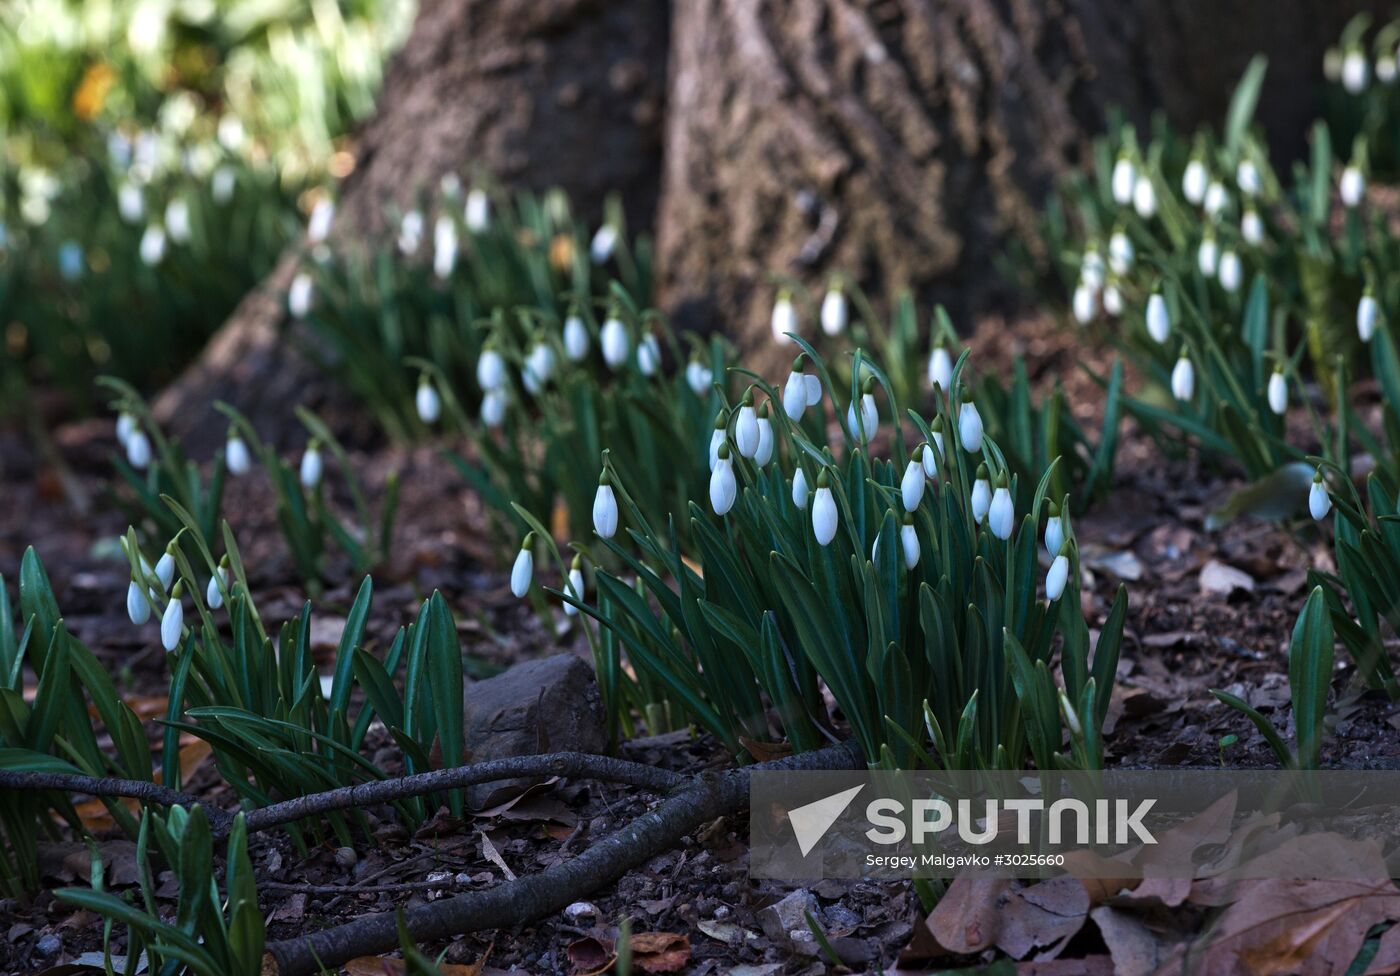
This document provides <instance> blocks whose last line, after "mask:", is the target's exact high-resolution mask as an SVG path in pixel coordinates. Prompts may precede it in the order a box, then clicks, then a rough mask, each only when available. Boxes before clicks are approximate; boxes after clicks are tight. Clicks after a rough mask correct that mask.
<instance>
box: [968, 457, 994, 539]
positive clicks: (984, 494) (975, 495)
mask: <svg viewBox="0 0 1400 976" xmlns="http://www.w3.org/2000/svg"><path fill="white" fill-rule="evenodd" d="M988 477H989V475H988V472H987V465H986V464H985V463H983V464H979V465H977V479H976V480H975V481H973V482H972V521H974V522H976V523H977V524H978V525H981V524H982V520H983V519H984V518H986V517H987V510H988V509H990V508H991V507H992V483H991V482H990V481H988V480H987V478H988Z"/></svg>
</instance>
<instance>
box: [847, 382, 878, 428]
mask: <svg viewBox="0 0 1400 976" xmlns="http://www.w3.org/2000/svg"><path fill="white" fill-rule="evenodd" d="M846 426H847V427H849V428H850V430H851V433H852V434H854V435H855V436H856V437H857V438H860V439H861V440H863V441H865V442H866V443H869V442H870V441H873V440H874V439H875V435H876V434H878V433H879V431H880V411H879V408H878V407H876V405H875V379H874V378H873V377H869V378H867V379H866V381H865V383H864V385H863V387H862V392H861V395H860V417H859V418H857V417H856V405H855V404H854V403H852V404H851V405H850V406H849V407H847V408H846Z"/></svg>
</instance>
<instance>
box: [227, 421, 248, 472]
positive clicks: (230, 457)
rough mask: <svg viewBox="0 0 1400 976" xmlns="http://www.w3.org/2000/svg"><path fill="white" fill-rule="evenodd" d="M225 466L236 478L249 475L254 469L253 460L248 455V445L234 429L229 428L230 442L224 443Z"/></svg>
mask: <svg viewBox="0 0 1400 976" xmlns="http://www.w3.org/2000/svg"><path fill="white" fill-rule="evenodd" d="M224 466H225V467H227V468H228V473H229V474H231V475H233V476H235V477H237V476H238V475H242V474H247V473H248V472H249V471H251V470H252V468H253V458H252V455H251V454H249V453H248V445H247V444H245V443H244V442H243V438H242V437H240V436H239V435H238V432H237V431H235V430H233V429H232V428H229V432H228V440H226V441H225V442H224Z"/></svg>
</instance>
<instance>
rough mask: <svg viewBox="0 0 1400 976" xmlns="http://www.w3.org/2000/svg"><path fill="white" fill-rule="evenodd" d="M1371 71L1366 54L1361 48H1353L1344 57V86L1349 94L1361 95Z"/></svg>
mask: <svg viewBox="0 0 1400 976" xmlns="http://www.w3.org/2000/svg"><path fill="white" fill-rule="evenodd" d="M1370 73H1371V69H1370V65H1368V64H1367V63H1366V55H1365V53H1363V52H1362V50H1361V49H1360V48H1357V47H1354V48H1351V49H1350V50H1349V51H1347V53H1346V54H1345V55H1344V56H1343V57H1342V87H1343V88H1345V89H1346V90H1347V92H1348V94H1351V95H1360V94H1361V93H1362V92H1363V91H1365V90H1366V83H1367V82H1368V81H1369V80H1370Z"/></svg>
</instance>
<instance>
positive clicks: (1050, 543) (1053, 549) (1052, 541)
mask: <svg viewBox="0 0 1400 976" xmlns="http://www.w3.org/2000/svg"><path fill="white" fill-rule="evenodd" d="M1048 512H1049V517H1048V518H1047V519H1046V520H1045V551H1046V552H1048V553H1049V554H1050V555H1051V556H1054V555H1055V554H1056V553H1058V552H1059V551H1060V547H1061V546H1063V545H1064V544H1065V520H1064V516H1062V515H1061V514H1060V507H1059V506H1058V505H1056V504H1055V503H1054V502H1051V503H1050V505H1049V509H1048Z"/></svg>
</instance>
